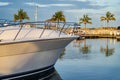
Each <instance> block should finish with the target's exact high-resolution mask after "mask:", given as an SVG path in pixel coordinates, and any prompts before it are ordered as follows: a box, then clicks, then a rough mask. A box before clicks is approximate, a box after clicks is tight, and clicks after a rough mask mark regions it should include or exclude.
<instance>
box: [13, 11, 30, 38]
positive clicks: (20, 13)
mask: <svg viewBox="0 0 120 80" xmlns="http://www.w3.org/2000/svg"><path fill="white" fill-rule="evenodd" d="M24 19H27V20H29V19H30V18H29V16H28V15H27V13H26V12H25V11H23V9H19V10H18V13H17V14H14V22H16V21H17V20H19V22H20V25H21V28H20V29H19V31H18V32H17V34H16V36H15V38H14V40H16V38H17V36H18V34H19V33H20V31H21V30H22V27H23V26H22V21H23V20H24Z"/></svg>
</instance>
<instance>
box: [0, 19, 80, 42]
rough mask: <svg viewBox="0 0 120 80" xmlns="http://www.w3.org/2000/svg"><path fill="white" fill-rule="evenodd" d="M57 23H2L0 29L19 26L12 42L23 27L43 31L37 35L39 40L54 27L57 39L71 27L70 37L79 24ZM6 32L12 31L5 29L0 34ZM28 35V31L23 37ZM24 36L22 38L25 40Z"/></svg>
mask: <svg viewBox="0 0 120 80" xmlns="http://www.w3.org/2000/svg"><path fill="white" fill-rule="evenodd" d="M56 24H57V22H45V21H37V22H23V23H18V22H17V23H14V24H13V23H12V24H11V23H8V24H7V25H5V26H4V23H2V27H9V26H15V27H16V26H19V27H20V28H19V30H18V32H17V33H16V35H15V37H14V39H13V40H16V39H17V37H18V36H19V34H20V32H21V30H22V28H23V27H25V25H30V27H34V28H38V29H43V30H42V32H41V34H39V35H40V36H39V38H41V37H42V35H43V34H44V32H45V30H46V29H52V28H51V27H56V26H58V28H56V29H55V30H56V31H59V35H58V36H59V37H60V35H61V33H62V32H63V33H65V32H66V30H67V29H69V28H70V27H71V29H72V35H73V34H74V30H75V29H77V27H78V26H80V25H79V24H77V23H75V22H59V25H56ZM8 30H12V29H5V30H0V31H1V33H0V35H1V34H3V33H4V32H5V31H8ZM29 33H30V31H29V32H28V33H27V34H26V35H25V36H27V35H28V34H29ZM25 36H24V38H25Z"/></svg>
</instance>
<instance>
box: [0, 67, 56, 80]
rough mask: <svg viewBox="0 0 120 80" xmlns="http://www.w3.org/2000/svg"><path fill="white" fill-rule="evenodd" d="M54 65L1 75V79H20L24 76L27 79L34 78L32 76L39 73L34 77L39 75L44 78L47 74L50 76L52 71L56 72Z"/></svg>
mask: <svg viewBox="0 0 120 80" xmlns="http://www.w3.org/2000/svg"><path fill="white" fill-rule="evenodd" d="M53 66H54V65H51V66H48V67H45V68H41V69H37V70H31V71H27V72H22V73H16V74H11V75H4V76H0V80H1V79H9V80H20V79H24V78H27V79H25V80H30V79H32V77H34V76H36V75H37V74H39V76H36V77H34V78H37V77H40V78H43V77H45V76H48V75H49V74H50V73H52V72H54V67H53Z"/></svg>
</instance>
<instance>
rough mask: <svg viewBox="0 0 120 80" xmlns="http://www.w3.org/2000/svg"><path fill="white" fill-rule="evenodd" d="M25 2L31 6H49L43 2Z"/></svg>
mask: <svg viewBox="0 0 120 80" xmlns="http://www.w3.org/2000/svg"><path fill="white" fill-rule="evenodd" d="M25 4H27V5H29V6H38V7H48V5H42V4H38V3H34V2H28V3H25Z"/></svg>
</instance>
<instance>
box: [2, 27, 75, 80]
mask: <svg viewBox="0 0 120 80" xmlns="http://www.w3.org/2000/svg"><path fill="white" fill-rule="evenodd" d="M76 38H77V36H71V35H67V34H64V33H62V32H61V31H57V30H50V29H44V28H42V29H41V28H25V27H22V28H21V27H19V26H8V27H1V28H0V63H1V65H0V79H13V78H19V77H24V76H28V75H32V74H36V73H39V72H44V71H47V70H50V69H51V68H53V66H54V64H55V62H56V61H57V59H58V58H59V56H60V53H61V52H62V51H63V50H64V48H65V47H66V46H67V45H68V44H69V43H70V42H71V41H72V40H74V39H76Z"/></svg>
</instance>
